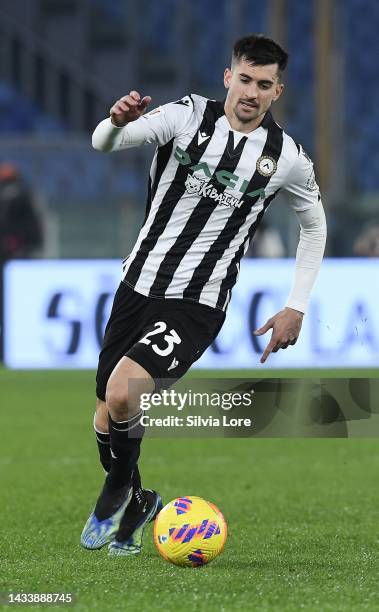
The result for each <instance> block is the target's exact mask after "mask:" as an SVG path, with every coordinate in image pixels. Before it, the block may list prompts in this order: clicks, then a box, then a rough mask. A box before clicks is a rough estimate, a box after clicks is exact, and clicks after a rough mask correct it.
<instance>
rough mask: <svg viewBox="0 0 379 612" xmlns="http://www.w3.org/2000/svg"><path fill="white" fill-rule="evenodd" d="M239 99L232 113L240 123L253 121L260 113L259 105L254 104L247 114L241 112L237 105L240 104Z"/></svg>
mask: <svg viewBox="0 0 379 612" xmlns="http://www.w3.org/2000/svg"><path fill="white" fill-rule="evenodd" d="M240 102H241V100H239V101H238V102H237V104H236V105H235V107H234V109H233V110H234V114H235V116H236V117H237V119H238V121H240V122H241V123H250V122H251V121H255V119H256V118H257V117H258V116H259V115H260V114H261V109H260V107H259V106H255V107H252V108H251V113H249V114H248V115H247V114H243V113H242V112H240V110H239V108H238V106H239V104H240Z"/></svg>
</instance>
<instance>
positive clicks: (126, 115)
mask: <svg viewBox="0 0 379 612" xmlns="http://www.w3.org/2000/svg"><path fill="white" fill-rule="evenodd" d="M150 102H151V97H150V96H145V97H144V98H142V99H141V96H140V94H139V93H138V91H134V90H133V91H131V92H130V94H128V95H127V96H123V97H122V98H120V99H119V100H117V102H115V103H114V104H113V106H112V107H111V109H110V111H109V114H110V117H111V121H112V123H113V125H115V126H116V127H123V126H124V125H126V124H127V123H129V122H130V121H135V120H136V119H139V117H141V115H143V113H144V112H145V110H146V108H147V106H148V104H150Z"/></svg>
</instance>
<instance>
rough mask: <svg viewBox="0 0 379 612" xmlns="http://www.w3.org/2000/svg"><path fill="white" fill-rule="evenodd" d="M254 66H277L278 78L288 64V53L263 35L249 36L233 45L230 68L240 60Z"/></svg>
mask: <svg viewBox="0 0 379 612" xmlns="http://www.w3.org/2000/svg"><path fill="white" fill-rule="evenodd" d="M242 59H243V60H245V61H246V62H248V63H249V64H252V65H254V66H267V65H268V64H278V74H279V77H280V76H281V73H282V72H283V70H285V68H286V66H287V62H288V53H287V51H285V50H284V49H283V48H282V47H281V46H280V45H278V43H276V42H275V41H274V40H272V39H271V38H268V37H267V36H264V35H263V34H250V35H249V36H244V37H243V38H240V39H239V40H237V41H236V42H235V43H234V46H233V55H232V66H234V65H235V64H236V63H237V62H240V61H241V60H242Z"/></svg>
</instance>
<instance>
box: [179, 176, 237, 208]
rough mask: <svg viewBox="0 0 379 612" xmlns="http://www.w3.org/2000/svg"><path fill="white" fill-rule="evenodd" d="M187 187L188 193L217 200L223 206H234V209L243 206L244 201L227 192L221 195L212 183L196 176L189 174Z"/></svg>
mask: <svg viewBox="0 0 379 612" xmlns="http://www.w3.org/2000/svg"><path fill="white" fill-rule="evenodd" d="M185 186H186V190H187V192H188V193H190V194H194V193H196V194H197V195H199V196H200V197H201V198H210V199H211V200H215V201H216V202H217V203H218V204H222V205H223V206H232V207H233V208H239V207H240V206H242V204H243V200H240V199H238V198H236V197H235V196H233V195H232V194H231V193H228V192H227V191H222V192H221V193H219V192H218V191H217V189H216V187H214V185H213V184H212V183H211V182H210V181H205V180H203V179H200V178H198V177H197V176H194V175H193V174H189V175H188V176H187V179H186V182H185Z"/></svg>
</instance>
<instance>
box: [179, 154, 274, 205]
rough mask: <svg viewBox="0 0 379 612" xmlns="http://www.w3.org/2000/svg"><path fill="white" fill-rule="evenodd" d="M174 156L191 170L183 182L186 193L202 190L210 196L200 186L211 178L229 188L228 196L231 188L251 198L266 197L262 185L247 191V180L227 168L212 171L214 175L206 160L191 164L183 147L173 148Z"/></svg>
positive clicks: (206, 195)
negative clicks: (199, 174) (198, 174)
mask: <svg viewBox="0 0 379 612" xmlns="http://www.w3.org/2000/svg"><path fill="white" fill-rule="evenodd" d="M174 157H175V159H176V160H177V161H178V162H179V164H181V165H182V166H189V170H191V172H192V174H191V173H189V174H188V177H187V180H186V183H185V186H186V189H187V191H188V193H200V192H201V191H203V193H204V197H210V196H209V195H208V194H207V193H205V192H204V190H203V189H202V187H203V186H204V185H208V182H209V180H210V179H212V181H213V183H215V182H217V183H219V184H220V185H223V186H224V187H227V188H228V189H229V192H228V193H227V195H228V196H230V195H231V194H230V190H233V191H235V192H239V193H242V194H243V195H244V196H248V197H251V198H256V197H259V198H262V199H264V198H265V197H266V194H265V190H264V189H263V187H261V188H260V189H256V190H255V191H249V192H247V187H248V185H249V181H248V180H247V179H245V178H244V177H241V176H238V174H235V173H234V172H229V171H228V170H218V171H217V172H215V173H214V175H212V172H211V169H210V168H209V166H208V164H207V163H206V162H199V163H198V164H192V160H191V157H190V156H189V154H188V153H187V151H184V149H182V148H181V147H179V146H177V147H176V149H175V152H174ZM191 164H192V165H191ZM197 173H201V175H202V176H204V177H207V178H206V179H203V178H201V177H199V176H197V175H196V174H197ZM193 179H194V180H193ZM212 197H215V195H213V196H212ZM232 197H234V196H232ZM235 199H236V200H237V201H238V202H239V206H241V204H242V201H241V200H239V199H238V198H237V197H235ZM227 206H230V204H227Z"/></svg>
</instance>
